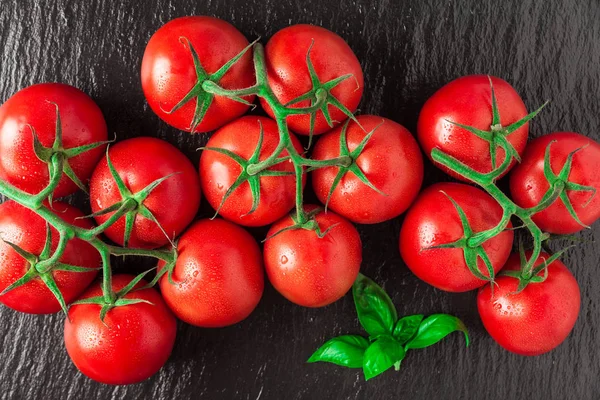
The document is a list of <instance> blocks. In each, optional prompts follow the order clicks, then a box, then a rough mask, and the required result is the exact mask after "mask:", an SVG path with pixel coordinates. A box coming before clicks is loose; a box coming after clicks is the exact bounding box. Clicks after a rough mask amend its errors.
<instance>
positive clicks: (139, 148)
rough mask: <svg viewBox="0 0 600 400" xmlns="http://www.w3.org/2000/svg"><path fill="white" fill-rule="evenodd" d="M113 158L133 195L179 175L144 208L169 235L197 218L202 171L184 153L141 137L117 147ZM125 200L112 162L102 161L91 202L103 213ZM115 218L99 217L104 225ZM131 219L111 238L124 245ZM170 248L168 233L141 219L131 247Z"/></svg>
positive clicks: (118, 225)
mask: <svg viewBox="0 0 600 400" xmlns="http://www.w3.org/2000/svg"><path fill="white" fill-rule="evenodd" d="M108 156H109V157H110V160H111V162H112V164H113V165H114V167H115V169H116V171H117V173H118V174H119V176H120V177H121V179H122V180H123V182H124V183H125V185H126V186H127V188H128V189H129V191H130V192H131V193H133V194H135V193H138V192H140V191H141V190H142V189H144V188H145V187H146V186H147V185H149V184H151V183H152V182H154V181H156V180H157V179H160V178H163V177H165V176H167V175H170V174H174V175H172V176H170V177H169V178H168V179H166V180H164V181H163V182H162V183H160V184H159V185H158V186H157V187H156V188H155V189H154V190H153V191H152V192H151V193H150V195H149V196H148V197H147V198H146V199H145V200H144V201H143V202H142V204H143V205H144V206H145V207H146V208H148V210H150V212H152V214H153V215H154V217H155V218H156V220H157V221H158V222H159V223H160V225H161V226H162V228H163V229H164V231H165V232H166V233H167V234H168V235H171V237H175V236H177V235H179V234H180V233H181V232H182V231H183V230H184V229H185V227H186V226H188V225H189V223H190V222H192V220H193V219H194V217H195V216H196V212H197V211H198V207H199V206H200V182H199V179H198V173H197V172H196V169H195V168H194V166H193V165H192V163H191V162H190V160H188V159H187V158H186V157H185V155H184V154H183V153H181V152H180V151H179V150H178V149H177V148H175V147H174V146H172V145H171V144H169V143H167V142H165V141H164V140H160V139H156V138H152V137H137V138H133V139H127V140H123V141H122V142H119V143H117V144H115V145H114V146H111V147H110V149H109V150H108ZM121 200H122V196H121V194H120V192H119V189H118V187H117V183H116V182H115V179H114V178H113V176H112V175H111V173H110V169H109V168H108V164H107V162H106V158H104V159H102V160H101V161H100V162H99V163H98V166H97V167H96V169H95V170H94V174H93V175H92V179H91V180H90V203H91V206H92V211H93V212H98V211H100V210H103V209H105V208H107V207H110V206H112V205H113V204H115V203H118V202H119V201H121ZM111 215H112V213H108V214H104V215H100V216H97V217H96V222H97V223H98V224H101V223H103V222H104V221H106V220H107V219H108V218H109V217H110V216H111ZM124 232H125V217H122V218H120V219H118V220H117V222H116V223H114V224H113V225H111V226H110V227H109V228H108V229H106V230H105V231H104V233H105V235H106V236H108V238H109V239H110V240H112V241H114V242H116V243H118V244H120V245H123V236H124ZM167 243H168V240H167V238H166V237H165V234H164V233H163V232H162V231H161V230H160V228H159V227H158V225H157V224H156V223H155V222H153V221H152V220H150V219H148V218H145V217H143V216H142V215H139V214H138V215H137V216H136V217H135V223H134V225H133V230H132V232H131V237H130V240H129V245H130V246H131V247H143V248H156V247H160V246H163V245H165V244H167Z"/></svg>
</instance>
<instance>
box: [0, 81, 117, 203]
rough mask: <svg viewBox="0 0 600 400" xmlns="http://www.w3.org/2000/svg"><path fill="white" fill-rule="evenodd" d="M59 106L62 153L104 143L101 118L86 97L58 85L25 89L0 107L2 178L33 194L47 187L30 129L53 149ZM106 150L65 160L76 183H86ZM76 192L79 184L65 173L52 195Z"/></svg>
mask: <svg viewBox="0 0 600 400" xmlns="http://www.w3.org/2000/svg"><path fill="white" fill-rule="evenodd" d="M52 103H54V104H52ZM57 106H58V111H59V113H60V120H61V124H60V126H61V127H62V141H63V148H64V149H72V148H74V147H79V146H85V145H89V144H92V143H97V142H103V141H106V139H107V131H106V123H105V122H104V117H103V116H102V112H101V111H100V108H98V106H97V105H96V103H94V101H93V100H92V99H91V98H90V97H89V96H88V95H86V94H85V93H83V92H82V91H80V90H79V89H77V88H74V87H73V86H69V85H65V84H62V83H40V84H37V85H33V86H29V87H27V88H25V89H22V90H20V91H18V92H17V93H15V94H14V95H13V96H12V97H11V98H9V99H8V100H7V101H6V103H4V104H3V105H2V107H0V155H1V157H0V179H2V180H3V181H5V182H8V183H10V184H11V185H13V186H16V187H18V188H19V189H21V190H24V191H26V192H28V193H31V194H36V193H39V192H40V191H41V190H42V189H44V188H45V187H46V186H47V185H48V182H49V173H48V165H47V164H46V163H45V162H43V161H41V160H40V159H39V158H38V157H37V155H36V154H35V152H34V149H33V143H34V142H33V133H32V129H33V130H35V133H36V135H37V137H38V139H39V140H40V142H41V144H42V145H43V146H44V147H47V148H51V147H52V145H53V144H54V139H55V137H56V122H57V121H56V107H57ZM105 148H106V146H105V145H104V144H103V145H100V146H98V147H96V148H94V149H91V150H88V151H86V152H84V153H81V154H79V155H76V156H73V157H71V158H68V160H67V162H68V164H69V165H70V166H71V168H72V169H73V172H74V173H75V175H76V176H77V178H79V180H80V181H82V182H85V181H87V180H88V179H89V177H90V175H91V174H92V171H93V170H94V166H95V165H96V163H97V162H98V160H99V159H100V157H102V154H104V149H105ZM76 191H77V185H76V184H75V183H74V182H73V181H72V180H71V179H69V178H68V177H67V176H66V175H64V174H63V176H62V177H61V179H60V181H59V184H58V186H57V187H56V189H55V190H54V197H55V198H58V197H63V196H66V195H69V194H71V193H74V192H76Z"/></svg>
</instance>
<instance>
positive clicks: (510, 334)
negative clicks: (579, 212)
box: [477, 252, 581, 356]
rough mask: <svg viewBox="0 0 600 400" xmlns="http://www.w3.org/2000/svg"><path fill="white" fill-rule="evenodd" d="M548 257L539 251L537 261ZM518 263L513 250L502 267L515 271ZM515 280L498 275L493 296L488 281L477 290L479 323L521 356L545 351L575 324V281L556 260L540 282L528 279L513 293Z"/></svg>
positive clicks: (563, 336) (576, 289) (551, 347)
mask: <svg viewBox="0 0 600 400" xmlns="http://www.w3.org/2000/svg"><path fill="white" fill-rule="evenodd" d="M527 257H531V252H529V253H528V254H527ZM548 258H550V256H549V255H548V254H546V253H542V254H541V255H540V258H538V261H537V265H542V262H543V259H548ZM520 267H521V263H520V260H519V255H518V254H513V255H512V256H511V257H510V258H509V260H508V262H507V263H506V266H505V267H504V269H505V270H515V271H516V270H519V269H520ZM543 275H544V273H543V272H540V276H543ZM518 284H519V280H518V279H516V278H512V277H508V276H499V277H497V278H496V285H495V287H494V291H493V296H492V290H491V288H490V285H486V286H484V287H482V288H481V289H480V290H479V293H478V294H477V308H478V309H479V316H480V317H481V321H482V322H483V326H485V329H486V330H487V331H488V333H489V334H490V335H491V336H492V338H494V340H495V341H496V342H498V344H499V345H500V346H502V347H504V348H505V349H506V350H508V351H511V352H513V353H517V354H521V355H524V356H535V355H539V354H544V353H547V352H549V351H550V350H552V349H554V348H555V347H557V346H558V345H559V344H561V343H562V342H563V341H564V340H565V339H566V338H567V336H569V333H570V332H571V330H572V329H573V326H574V325H575V321H576V320H577V315H578V314H579V306H580V302H581V300H580V296H581V295H580V293H579V286H578V285H577V281H576V280H575V278H574V277H573V275H572V274H571V272H570V271H569V270H568V269H567V267H565V265H564V264H563V263H562V262H560V261H559V260H557V261H554V262H553V263H551V264H550V265H549V266H548V278H547V279H546V280H545V281H544V282H542V283H530V284H528V285H527V286H526V287H525V289H524V290H523V291H521V292H520V293H515V292H516V291H517V286H518Z"/></svg>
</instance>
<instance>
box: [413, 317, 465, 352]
mask: <svg viewBox="0 0 600 400" xmlns="http://www.w3.org/2000/svg"><path fill="white" fill-rule="evenodd" d="M456 331H461V332H463V333H464V334H465V340H466V342H467V346H468V345H469V333H468V331H467V327H466V326H465V324H463V322H462V321H461V320H460V319H458V318H456V317H453V316H452V315H448V314H433V315H430V316H429V317H427V318H425V319H424V320H423V322H421V325H419V330H418V331H417V335H416V336H415V337H414V338H413V339H412V340H411V341H410V342H408V344H407V345H406V349H423V348H425V347H429V346H431V345H433V344H436V343H437V342H439V341H440V340H442V339H443V338H445V337H446V336H448V335H449V334H451V333H452V332H456Z"/></svg>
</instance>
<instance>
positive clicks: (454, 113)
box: [417, 75, 529, 180]
mask: <svg viewBox="0 0 600 400" xmlns="http://www.w3.org/2000/svg"><path fill="white" fill-rule="evenodd" d="M490 78H491V81H492V84H493V87H494V92H495V95H496V99H497V104H498V111H499V113H500V124H501V125H502V127H506V126H509V125H510V124H512V123H515V122H517V121H519V120H521V119H522V118H524V117H525V116H527V109H526V108H525V104H524V103H523V100H522V99H521V97H520V96H519V94H518V93H517V92H516V91H515V89H514V88H513V87H512V86H511V85H510V84H509V83H508V82H506V81H504V80H502V79H500V78H496V77H490ZM490 78H488V76H486V75H469V76H463V77H461V78H458V79H455V80H453V81H452V82H450V83H448V84H446V85H445V86H443V87H442V88H441V89H439V90H438V91H437V92H435V93H434V94H433V96H431V97H430V98H429V99H428V100H427V102H425V105H423V108H422V109H421V113H420V114H419V121H418V126H417V133H418V138H419V142H420V143H421V146H422V147H423V150H424V151H425V154H426V155H427V157H429V158H430V159H431V150H433V149H434V148H438V149H440V150H442V151H443V152H444V153H446V154H449V155H451V156H452V157H454V158H456V159H458V160H459V161H461V162H462V163H464V164H466V165H467V166H469V167H471V168H472V169H474V170H475V171H477V172H481V173H487V172H490V171H491V170H492V157H491V154H490V143H489V142H488V141H486V140H484V139H482V138H480V137H478V136H476V135H475V134H473V133H471V132H469V131H467V130H466V129H464V128H461V127H459V126H457V125H454V124H453V122H455V123H459V124H462V125H468V126H471V127H473V128H477V129H479V130H483V131H489V132H492V133H493V131H494V129H496V128H495V127H494V128H493V127H492V126H491V125H492V117H493V115H492V91H491V87H490V80H489V79H490ZM528 134H529V127H528V125H527V124H525V125H523V126H521V127H520V128H519V129H517V130H515V131H514V132H512V133H510V134H509V135H507V136H506V139H507V140H508V142H509V143H510V144H511V145H512V146H513V147H514V149H515V150H516V151H517V153H518V154H519V155H522V154H523V151H524V150H525V145H526V144H527V137H528ZM505 156H506V155H505V152H504V150H503V149H502V148H499V147H498V148H497V150H496V166H499V165H500V164H501V163H502V161H504V158H505ZM515 162H516V161H515V160H514V159H513V160H512V163H511V166H513V165H514V164H515ZM436 165H437V164H436ZM440 168H441V169H442V170H443V171H445V172H446V173H448V174H450V175H452V176H453V177H455V178H458V179H461V180H466V179H465V178H464V177H462V176H461V175H459V174H458V173H456V172H454V171H451V170H449V169H448V168H446V167H443V166H440Z"/></svg>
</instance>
